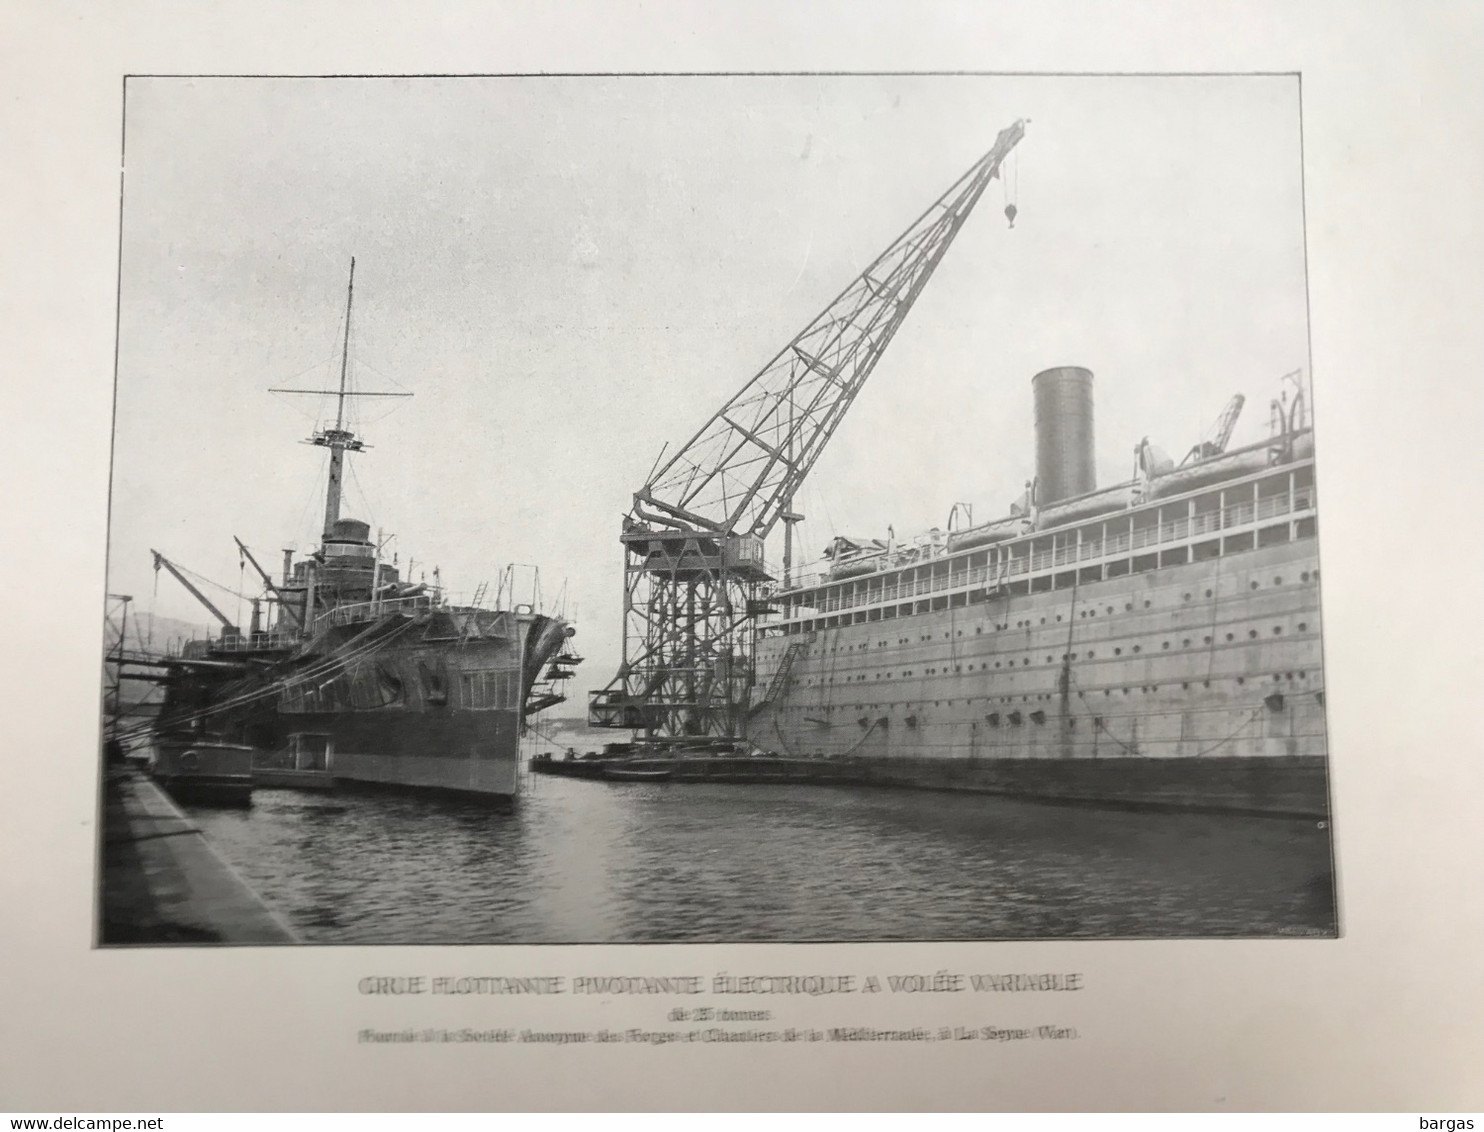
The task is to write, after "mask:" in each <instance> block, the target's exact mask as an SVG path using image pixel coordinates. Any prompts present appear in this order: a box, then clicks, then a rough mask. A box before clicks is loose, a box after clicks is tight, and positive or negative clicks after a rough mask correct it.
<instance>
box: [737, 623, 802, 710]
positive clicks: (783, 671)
mask: <svg viewBox="0 0 1484 1132" xmlns="http://www.w3.org/2000/svg"><path fill="white" fill-rule="evenodd" d="M810 639H811V640H812V639H813V638H812V637H811V638H810ZM808 644H809V641H808V640H799V641H793V642H792V643H790V644H789V646H788V648H786V649H785V650H784V651H783V657H782V659H780V660H779V661H778V667H777V669H775V670H774V672H773V679H771V680H769V681H768V690H767V691H766V692H764V693H763V698H762V699H760V700H758V702H757V703H755V704H753V705H752V707H751V708H749V709H748V710H749V711H761V710H762V709H763V708H765V707H767V706H768V705H769V704H770V703H772V702H773V701H774V700H776V699H777V698H778V694H779V693H780V692H782V691H783V686H784V684H785V683H786V682H787V681H788V672H789V669H791V668H792V667H793V664H794V658H795V657H797V656H798V655H799V653H801V652H803V651H804V649H805V647H806V646H807V645H808Z"/></svg>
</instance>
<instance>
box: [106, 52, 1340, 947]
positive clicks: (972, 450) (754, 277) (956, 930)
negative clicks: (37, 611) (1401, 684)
mask: <svg viewBox="0 0 1484 1132" xmlns="http://www.w3.org/2000/svg"><path fill="white" fill-rule="evenodd" d="M124 105H125V109H124V122H123V139H124V141H123V161H124V177H123V194H122V206H121V225H122V234H121V243H120V265H119V314H118V348H117V375H116V402H115V421H114V430H115V431H114V449H113V472H112V485H111V503H110V525H109V546H108V599H107V608H106V610H105V611H104V622H105V624H104V642H103V665H102V669H103V695H102V704H103V713H102V730H101V743H100V747H101V756H100V757H101V767H102V769H101V791H100V792H101V800H100V805H101V807H102V815H103V820H102V822H101V823H100V826H101V831H100V845H99V857H98V870H97V885H98V892H97V918H96V941H95V942H96V943H97V944H98V945H100V946H116V945H146V946H149V945H198V946H199V945H213V944H216V945H264V944H296V943H297V944H377V943H381V944H492V943H509V944H558V943H680V942H688V943H697V942H700V943H707V942H810V941H830V942H857V941H860V942H864V941H909V940H1009V939H1024V940H1042V939H1135V938H1151V939H1176V938H1179V939H1192V938H1269V937H1293V936H1311V937H1333V936H1335V935H1337V934H1338V932H1339V920H1338V912H1337V896H1336V890H1335V873H1334V867H1333V845H1332V833H1333V831H1332V829H1331V826H1330V820H1329V819H1330V812H1329V773H1330V754H1331V752H1330V750H1329V745H1328V743H1327V738H1326V724H1325V703H1324V694H1325V681H1324V658H1323V637H1322V630H1321V622H1322V618H1321V592H1322V587H1321V577H1320V554H1319V542H1318V537H1319V536H1318V506H1317V494H1316V484H1317V480H1316V471H1315V468H1316V464H1315V461H1316V439H1315V438H1316V435H1322V433H1323V424H1322V423H1318V424H1317V425H1316V406H1315V402H1314V396H1313V391H1312V386H1311V375H1310V372H1309V370H1310V367H1309V330H1308V316H1307V297H1306V265H1305V231H1304V189H1303V153H1302V141H1301V138H1302V132H1301V107H1300V97H1299V84H1298V79H1297V77H1296V76H1294V75H1178V76H1177V75H1170V76H1155V75H1141V76H1135V75H1126V76H1125V75H1018V76H996V75H971V74H937V75H926V74H892V75H882V74H818V75H811V74H789V75H782V74H769V75H564V76H550V75H548V76H515V75H504V76H459V77H431V76H428V77H416V76H409V77H355V78H327V77H287V78H256V77H182V76H170V77H137V76H136V77H131V78H129V79H128V80H127V82H126V89H125V103H124ZM1320 410H1321V411H1322V406H1320ZM1336 757H1338V758H1343V752H1336Z"/></svg>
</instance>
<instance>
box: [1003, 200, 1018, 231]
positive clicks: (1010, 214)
mask: <svg viewBox="0 0 1484 1132" xmlns="http://www.w3.org/2000/svg"><path fill="white" fill-rule="evenodd" d="M1016 211H1017V209H1016V207H1015V206H1014V205H1013V204H1007V205H1006V206H1005V219H1006V220H1008V221H1010V227H1012V228H1014V227H1015V213H1016Z"/></svg>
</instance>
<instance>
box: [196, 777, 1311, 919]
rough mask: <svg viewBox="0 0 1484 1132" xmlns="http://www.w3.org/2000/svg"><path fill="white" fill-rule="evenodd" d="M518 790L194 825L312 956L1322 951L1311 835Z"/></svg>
mask: <svg viewBox="0 0 1484 1132" xmlns="http://www.w3.org/2000/svg"><path fill="white" fill-rule="evenodd" d="M522 786H523V796H522V798H521V800H520V802H519V804H518V805H517V806H516V807H515V808H514V809H513V810H498V809H492V808H490V807H489V806H487V805H484V804H481V803H478V802H469V801H463V800H458V799H451V798H447V797H429V796H406V795H393V794H384V793H360V792H350V793H334V794H329V793H324V794H318V793H296V792H292V791H286V790H259V791H257V793H256V795H255V798H254V802H253V806H252V807H251V809H247V810H215V809H208V808H196V809H193V810H192V816H193V817H194V818H195V820H196V821H197V822H198V823H199V824H200V825H201V826H202V828H203V830H204V832H205V833H206V835H207V837H208V838H209V839H210V841H211V843H212V844H213V846H214V847H215V848H216V850H217V851H218V852H219V853H220V854H221V855H222V856H223V857H224V858H226V859H227V860H228V861H229V862H230V863H231V864H232V865H233V866H234V867H235V868H236V869H237V870H238V872H240V873H241V875H242V876H243V877H244V878H245V879H246V880H247V881H248V883H249V884H251V885H252V887H253V888H254V889H255V890H256V891H257V892H258V894H259V895H260V896H261V897H262V898H263V899H264V900H265V901H266V902H267V903H268V905H269V906H270V907H271V908H273V909H274V910H275V911H276V912H277V913H279V915H280V916H282V917H283V918H284V919H285V920H286V921H287V922H288V923H289V924H290V925H292V927H293V928H294V929H295V931H296V932H298V933H299V935H300V936H301V937H302V938H303V939H304V940H306V941H308V942H313V943H336V944H352V943H366V944H370V943H396V944H473V943H640V942H656V943H659V942H772V941H777V942H798V941H811V940H812V941H865V940H914V939H916V940H950V939H1051V938H1192V937H1236V936H1241V937H1264V936H1328V935H1333V934H1335V906H1334V898H1333V872H1332V865H1331V858H1330V839H1329V831H1328V830H1327V829H1325V828H1323V826H1322V824H1321V823H1316V822H1314V821H1303V820H1297V819H1280V818H1259V817H1241V816H1232V815H1210V814H1181V813H1147V812H1130V811H1120V810H1103V809H1095V808H1087V807H1071V806H1055V805H1046V804H1040V803H1033V802H1026V801H1019V800H1013V799H1006V798H999V797H989V796H982V795H963V794H947V793H936V792H928V791H908V790H889V789H872V788H866V787H861V788H854V787H830V786H797V785H793V786H784V785H780V786H773V785H740V786H739V785H721V784H715V785H710V784H701V785H689V784H678V783H676V784H672V783H607V782H594V781H583V780H575V779H567V778H547V777H541V776H536V775H530V776H527V777H526V778H525V781H524V782H523V784H522Z"/></svg>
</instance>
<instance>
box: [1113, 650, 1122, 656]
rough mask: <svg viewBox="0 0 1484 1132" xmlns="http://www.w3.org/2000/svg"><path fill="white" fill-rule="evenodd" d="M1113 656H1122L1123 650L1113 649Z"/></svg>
mask: <svg viewBox="0 0 1484 1132" xmlns="http://www.w3.org/2000/svg"><path fill="white" fill-rule="evenodd" d="M1113 655H1114V656H1122V655H1123V650H1122V649H1114V650H1113Z"/></svg>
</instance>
